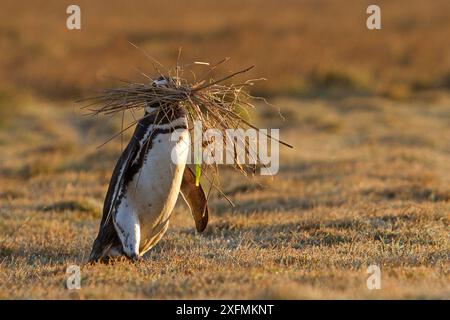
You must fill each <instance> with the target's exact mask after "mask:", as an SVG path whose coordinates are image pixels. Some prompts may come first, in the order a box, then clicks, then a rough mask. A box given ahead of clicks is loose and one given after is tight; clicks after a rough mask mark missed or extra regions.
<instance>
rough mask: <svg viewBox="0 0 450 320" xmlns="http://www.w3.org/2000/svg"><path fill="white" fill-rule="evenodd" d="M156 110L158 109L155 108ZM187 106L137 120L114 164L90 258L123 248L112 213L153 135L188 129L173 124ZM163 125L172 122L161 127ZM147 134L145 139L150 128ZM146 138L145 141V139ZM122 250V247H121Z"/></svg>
mask: <svg viewBox="0 0 450 320" xmlns="http://www.w3.org/2000/svg"><path fill="white" fill-rule="evenodd" d="M153 110H157V109H156V108H153ZM185 115H186V113H185V110H184V109H183V108H181V107H178V108H171V109H170V110H169V111H167V112H165V111H159V112H158V111H152V112H151V113H149V112H146V113H145V115H144V117H143V118H142V119H141V120H140V121H139V122H138V123H137V125H136V129H135V131H134V133H133V136H132V138H131V140H130V142H129V143H128V145H127V146H126V148H125V150H124V151H123V153H122V154H121V156H120V158H119V160H118V161H117V163H116V166H115V168H114V171H113V174H112V177H111V181H110V183H109V187H108V191H107V193H106V197H105V203H104V206H103V216H102V220H101V223H100V227H99V232H98V236H97V238H96V239H95V241H94V244H93V247H92V251H91V254H90V257H89V261H97V260H99V259H102V258H104V255H105V253H106V252H108V250H109V249H110V248H117V250H122V244H121V241H120V239H119V236H118V235H117V232H116V230H115V227H114V223H113V220H112V217H113V215H114V213H115V210H117V208H118V206H119V205H120V203H121V200H122V198H123V197H124V196H125V193H126V190H127V186H128V184H129V183H130V182H131V181H132V180H133V177H134V176H135V175H136V174H137V173H138V172H139V170H140V169H141V167H142V165H143V163H144V162H145V158H146V156H147V154H148V152H150V150H151V148H152V141H153V139H154V138H155V137H156V136H157V135H159V134H163V133H171V132H173V131H175V130H177V129H182V128H183V129H186V128H187V127H186V125H178V126H170V123H171V122H172V121H173V120H175V119H179V118H181V117H183V116H185ZM160 125H169V126H164V127H163V128H160V127H158V126H160ZM149 130H150V133H149V134H148V138H147V139H146V140H145V141H143V138H144V137H145V135H146V134H147V133H148V132H149ZM142 141H143V143H142ZM122 252H123V251H122Z"/></svg>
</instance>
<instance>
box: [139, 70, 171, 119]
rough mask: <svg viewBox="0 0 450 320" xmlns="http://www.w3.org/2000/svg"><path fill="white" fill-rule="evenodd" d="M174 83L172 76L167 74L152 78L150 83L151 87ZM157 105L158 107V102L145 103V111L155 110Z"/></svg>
mask: <svg viewBox="0 0 450 320" xmlns="http://www.w3.org/2000/svg"><path fill="white" fill-rule="evenodd" d="M174 83H175V79H174V78H172V77H168V76H160V77H158V78H157V79H155V80H153V81H152V83H151V85H152V86H153V87H163V86H167V85H169V84H174ZM158 107H159V104H158V103H155V104H150V103H147V105H146V106H145V112H146V113H151V112H152V111H155V110H156V109H157V108H158Z"/></svg>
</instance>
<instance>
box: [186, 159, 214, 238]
mask: <svg viewBox="0 0 450 320" xmlns="http://www.w3.org/2000/svg"><path fill="white" fill-rule="evenodd" d="M181 195H182V196H183V198H184V200H185V201H186V203H187V205H188V206H189V209H191V214H192V216H193V217H194V220H195V227H196V229H197V231H198V232H202V231H203V230H205V228H206V225H207V224H208V203H207V200H206V196H205V192H204V191H203V188H202V186H201V185H199V186H196V185H195V174H194V173H193V172H192V170H191V169H190V168H189V167H187V166H186V168H185V169H184V173H183V180H182V182H181Z"/></svg>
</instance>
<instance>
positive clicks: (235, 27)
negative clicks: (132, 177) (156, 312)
mask: <svg viewBox="0 0 450 320" xmlns="http://www.w3.org/2000/svg"><path fill="white" fill-rule="evenodd" d="M79 2H80V5H81V7H82V12H84V13H83V17H84V18H83V19H84V20H83V21H85V22H84V23H85V24H83V28H85V29H84V30H82V31H80V32H78V33H77V32H74V33H71V32H69V31H67V30H66V29H65V28H64V25H65V17H66V15H65V8H66V6H67V5H68V4H69V3H64V2H57V1H45V2H42V3H38V4H35V3H33V4H32V3H30V4H29V5H27V7H26V8H25V7H24V5H23V4H20V3H18V2H17V1H14V2H13V1H11V2H9V1H6V2H5V3H4V4H3V3H2V10H1V11H0V50H1V52H2V54H1V55H2V59H0V150H1V156H0V298H2V299H18V298H20V299H24V298H26V299H27V298H32V299H43V298H44V299H45V298H57V299H61V298H68V299H89V298H94V299H99V298H112V299H118V298H126V299H129V298H145V299H155V298H176V299H178V298H185V299H189V298H194V299H203V298H206V299H210V298H232V299H233V298H293V299H299V298H300V299H301V298H319V299H323V298H325V299H328V298H357V299H361V298H370V299H372V298H421V299H422V298H424V299H428V298H440V299H450V263H449V260H450V259H449V258H450V237H449V219H450V214H449V213H450V107H449V106H450V94H449V91H448V88H449V83H448V81H449V80H448V75H449V74H450V60H449V59H450V58H449V57H450V55H449V54H448V53H449V50H450V48H449V44H448V41H444V40H443V39H445V37H446V36H447V35H449V34H450V19H449V14H450V10H449V9H448V6H449V2H448V1H434V2H433V3H432V4H431V3H429V4H427V3H426V2H423V1H412V4H408V13H409V14H406V13H405V10H404V3H405V2H401V1H395V2H394V1H381V2H380V3H381V6H382V10H383V17H384V18H383V29H382V31H380V33H378V34H377V33H370V32H368V31H367V29H365V17H366V14H365V6H366V3H365V2H364V1H354V2H351V1H349V3H351V4H352V5H348V6H346V7H345V8H344V6H341V5H338V2H336V1H286V3H285V5H284V6H283V7H280V6H279V5H278V2H276V1H267V2H264V4H260V3H259V2H258V6H257V9H255V6H256V2H255V1H248V2H245V3H241V2H239V3H238V2H237V1H227V2H225V1H224V2H223V3H221V4H215V5H212V4H210V2H209V1H201V0H196V1H192V2H190V6H191V7H189V8H186V5H185V2H178V1H174V2H173V3H172V4H171V6H163V2H156V3H150V4H146V3H147V2H145V1H136V2H135V3H134V4H133V5H125V2H121V1H111V2H109V5H106V3H102V2H95V4H94V3H89V4H88V3H87V2H85V1H79ZM316 3H318V4H316ZM361 3H363V4H364V5H363V4H361ZM408 3H409V2H408ZM446 8H447V9H446ZM188 9H189V10H188ZM218 12H220V13H221V14H218ZM12 13H14V14H12ZM155 13H158V14H155ZM169 13H170V14H169ZM182 13H183V14H182ZM130 17H133V18H130ZM334 21H339V23H337V22H336V23H335V24H333V23H332V22H334ZM424 39H426V41H425V40H424ZM128 40H129V41H133V42H135V43H136V44H138V45H139V46H141V47H143V48H145V49H146V50H148V51H149V52H151V53H152V54H153V55H154V56H155V57H157V58H158V59H160V60H161V61H163V62H164V63H173V61H174V59H175V58H176V54H177V48H178V47H179V46H180V45H182V46H183V47H184V50H185V51H184V52H185V54H186V56H185V59H186V60H187V61H189V59H195V60H218V59H219V58H222V57H223V56H232V57H233V59H232V61H231V62H230V65H229V66H228V67H227V68H226V69H225V70H224V72H226V71H228V69H229V70H236V69H237V68H239V67H242V66H247V65H249V64H253V63H256V65H257V67H256V71H255V72H254V73H253V74H252V76H266V77H268V78H269V79H270V81H268V82H267V83H266V84H264V85H262V86H259V87H257V88H255V92H256V93H258V94H263V95H267V96H271V101H272V102H273V103H275V104H276V105H278V106H280V108H281V110H282V113H283V115H284V116H285V118H286V120H285V121H282V120H281V119H280V118H279V117H278V114H277V112H275V111H273V110H272V109H265V108H264V107H263V106H261V107H260V108H258V110H257V111H256V112H255V114H254V118H255V121H256V122H257V123H258V124H259V125H260V126H261V127H270V128H280V129H281V131H280V132H281V138H282V139H284V140H286V141H287V142H289V143H291V144H293V145H294V150H290V149H286V148H281V159H280V162H281V167H280V172H279V174H278V175H276V176H275V177H273V178H268V177H256V178H255V179H251V180H249V179H246V178H245V177H243V176H241V175H240V174H238V173H237V172H234V171H232V170H229V169H226V168H224V169H223V170H222V178H221V180H222V187H223V189H224V191H225V193H226V194H227V196H229V197H230V198H232V199H233V201H234V202H235V203H236V207H235V208H230V207H229V206H228V203H227V202H226V201H225V199H223V198H221V197H220V195H218V194H216V193H214V194H213V195H212V199H211V203H210V207H211V219H210V224H209V226H208V227H207V229H206V230H205V232H204V233H203V234H197V233H196V232H195V228H194V221H193V219H192V218H191V216H190V213H189V210H188V208H187V207H186V206H185V205H184V204H183V203H182V202H180V203H179V204H178V205H177V207H176V208H175V210H174V213H173V216H172V219H171V226H170V228H169V231H168V232H167V234H166V235H165V236H164V237H163V239H162V240H161V242H160V243H159V244H158V245H157V246H156V247H155V248H154V249H153V250H152V251H151V252H150V253H149V254H148V255H147V256H146V257H145V259H143V261H140V262H138V263H134V264H133V263H129V262H126V261H122V262H117V263H115V264H114V265H112V266H111V265H93V266H92V265H86V264H85V263H86V260H87V257H88V254H89V251H90V248H91V245H92V241H93V240H94V237H95V236H96V234H97V229H98V224H99V221H100V218H101V210H102V206H103V199H104V196H105V193H106V189H107V186H108V183H109V178H110V176H111V172H112V169H113V167H114V164H115V162H116V160H117V158H118V156H119V154H120V151H121V140H120V138H119V139H116V140H113V141H112V142H110V143H108V144H107V145H105V146H104V147H102V148H100V149H97V146H98V145H100V144H101V143H102V142H104V141H105V140H107V139H108V138H109V137H111V136H112V135H113V134H114V133H116V132H118V131H119V130H120V125H121V119H120V117H117V118H113V119H106V118H101V119H92V118H88V117H85V116H83V115H82V113H81V111H80V110H79V105H76V104H74V103H73V101H74V100H75V99H77V98H80V97H81V96H83V95H85V94H86V93H87V92H88V90H89V89H92V88H101V87H102V86H105V85H108V84H111V82H110V81H109V80H108V79H107V78H105V76H107V75H112V76H117V77H133V75H134V76H135V75H136V71H135V70H134V69H133V67H135V66H136V67H139V68H142V69H144V70H148V69H149V68H150V67H149V66H148V65H145V63H146V60H145V59H142V55H141V54H140V53H137V52H135V51H133V49H131V48H130V47H129V44H128V42H127V41H128ZM128 138H129V132H128V133H127V135H126V136H125V137H124V142H127V140H128ZM72 264H75V265H80V266H81V275H82V281H81V286H82V288H81V290H68V289H67V288H66V279H67V274H66V268H67V267H68V266H69V265H72ZM372 264H376V265H378V266H379V267H380V269H381V289H380V290H368V289H367V286H366V280H367V278H368V276H369V275H368V274H367V273H366V268H367V267H368V266H369V265H372Z"/></svg>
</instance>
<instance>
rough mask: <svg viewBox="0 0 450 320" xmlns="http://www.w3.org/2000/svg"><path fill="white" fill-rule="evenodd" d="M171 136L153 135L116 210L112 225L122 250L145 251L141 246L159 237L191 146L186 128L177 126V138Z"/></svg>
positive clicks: (178, 185)
mask: <svg viewBox="0 0 450 320" xmlns="http://www.w3.org/2000/svg"><path fill="white" fill-rule="evenodd" d="M173 137H174V136H173V134H172V133H160V134H158V135H156V136H154V137H152V143H151V149H149V151H148V152H147V153H146V156H145V158H144V161H143V163H142V166H141V168H140V170H139V171H138V172H137V173H136V174H135V175H134V176H133V178H132V180H131V181H130V182H129V184H128V186H127V189H126V193H125V196H124V198H123V199H122V202H121V204H120V205H119V208H118V210H117V212H116V216H115V219H114V220H115V225H116V229H117V231H118V234H119V237H120V238H121V240H122V244H123V246H124V250H125V252H127V251H128V253H131V254H133V253H135V254H137V255H142V254H143V253H145V250H147V249H145V250H144V251H143V252H142V248H143V247H146V246H147V245H148V243H149V242H152V241H154V238H155V237H160V236H162V233H164V232H165V230H166V228H167V226H168V219H169V217H170V214H171V213H172V210H173V208H174V206H175V203H176V201H177V198H178V194H179V192H180V186H181V181H182V178H183V172H184V169H185V165H186V161H187V157H188V151H189V145H190V136H189V131H188V130H187V129H178V130H177V133H176V137H177V139H173ZM172 140H175V141H172ZM121 229H122V230H121ZM121 233H122V235H121ZM139 248H141V250H139Z"/></svg>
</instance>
